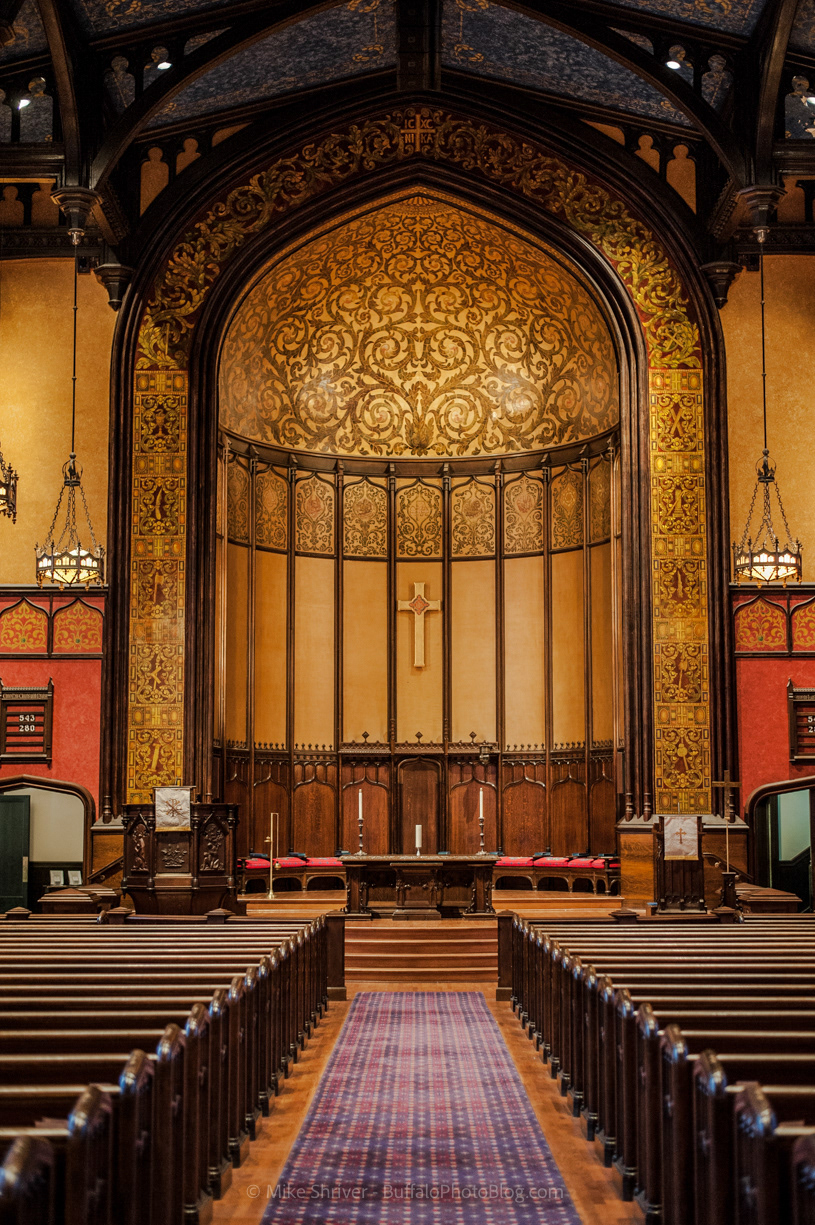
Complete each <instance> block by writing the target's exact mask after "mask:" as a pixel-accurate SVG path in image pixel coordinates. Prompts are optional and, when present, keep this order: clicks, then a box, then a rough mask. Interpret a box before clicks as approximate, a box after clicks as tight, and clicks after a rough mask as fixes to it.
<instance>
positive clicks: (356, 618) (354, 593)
mask: <svg viewBox="0 0 815 1225" xmlns="http://www.w3.org/2000/svg"><path fill="white" fill-rule="evenodd" d="M342 672H343V684H342V688H343V712H342V717H343V740H344V741H346V742H349V741H360V740H362V737H363V733H367V736H368V740H369V741H370V742H371V743H377V742H379V743H383V744H384V743H387V740H388V567H387V564H386V563H385V562H381V561H346V562H344V563H343V662H342Z"/></svg>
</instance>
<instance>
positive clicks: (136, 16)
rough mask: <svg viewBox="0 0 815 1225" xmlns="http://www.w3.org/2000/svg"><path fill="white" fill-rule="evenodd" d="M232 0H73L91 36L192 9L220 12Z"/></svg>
mask: <svg viewBox="0 0 815 1225" xmlns="http://www.w3.org/2000/svg"><path fill="white" fill-rule="evenodd" d="M231 3H232V0H70V4H71V7H72V9H73V10H74V12H75V14H76V18H77V21H78V23H79V25H80V26H81V28H82V29H83V31H84V32H85V33H86V34H89V35H91V36H97V37H98V36H101V35H105V34H122V33H124V32H125V31H126V30H135V29H137V28H138V27H139V26H147V25H157V24H158V23H159V22H165V21H171V20H172V19H173V18H174V17H189V16H190V15H191V14H193V13H213V14H215V13H217V12H218V10H219V9H225V8H228V7H229V6H230V4H231Z"/></svg>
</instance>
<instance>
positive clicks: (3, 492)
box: [0, 227, 17, 523]
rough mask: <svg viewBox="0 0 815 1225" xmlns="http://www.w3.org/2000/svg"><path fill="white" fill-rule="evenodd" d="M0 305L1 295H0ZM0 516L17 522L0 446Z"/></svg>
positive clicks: (12, 476) (11, 480)
mask: <svg viewBox="0 0 815 1225" xmlns="http://www.w3.org/2000/svg"><path fill="white" fill-rule="evenodd" d="M2 268H3V230H2V227H0V277H2ZM0 303H2V294H0ZM0 515H7V516H8V518H9V519H11V522H12V523H16V522H17V473H16V472H15V471H14V469H13V468H12V466H11V464H7V463H6V461H5V459H4V458H3V448H2V446H0Z"/></svg>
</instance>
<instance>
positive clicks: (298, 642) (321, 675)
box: [294, 557, 334, 748]
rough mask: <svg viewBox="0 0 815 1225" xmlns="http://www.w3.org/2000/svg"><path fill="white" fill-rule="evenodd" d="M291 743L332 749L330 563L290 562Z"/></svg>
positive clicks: (317, 560) (315, 560) (318, 560)
mask: <svg viewBox="0 0 815 1225" xmlns="http://www.w3.org/2000/svg"><path fill="white" fill-rule="evenodd" d="M294 742H295V745H299V746H301V747H305V746H306V745H314V747H315V748H321V747H323V746H325V747H326V748H333V747H334V560H333V558H322V557H298V558H296V561H295V616H294Z"/></svg>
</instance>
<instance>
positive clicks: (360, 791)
mask: <svg viewBox="0 0 815 1225" xmlns="http://www.w3.org/2000/svg"><path fill="white" fill-rule="evenodd" d="M359 819H360V821H361V820H362V788H361V787H360V789H359Z"/></svg>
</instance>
